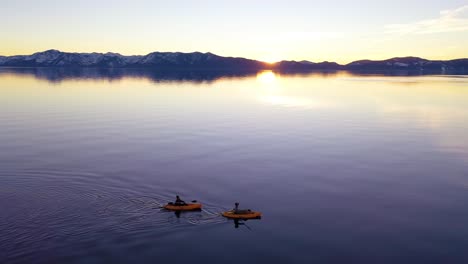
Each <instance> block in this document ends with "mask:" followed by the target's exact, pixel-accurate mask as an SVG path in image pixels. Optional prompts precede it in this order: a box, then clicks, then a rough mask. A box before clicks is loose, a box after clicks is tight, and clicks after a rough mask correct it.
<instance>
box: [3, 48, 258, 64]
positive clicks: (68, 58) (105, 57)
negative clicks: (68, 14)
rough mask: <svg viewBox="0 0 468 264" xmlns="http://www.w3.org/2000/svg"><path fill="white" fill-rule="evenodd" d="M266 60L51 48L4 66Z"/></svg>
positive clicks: (12, 58) (10, 60)
mask: <svg viewBox="0 0 468 264" xmlns="http://www.w3.org/2000/svg"><path fill="white" fill-rule="evenodd" d="M264 64H265V63H262V62H259V61H254V60H248V59H244V58H231V57H221V56H217V55H214V54H212V53H201V52H193V53H182V52H153V53H150V54H148V55H145V56H124V55H121V54H118V53H69V52H60V51H58V50H47V51H44V52H38V53H34V54H32V55H21V56H10V57H3V58H0V66H14V67H111V68H114V67H115V68H127V67H137V68H138V67H156V68H162V67H163V68H213V67H222V68H237V67H241V68H262V67H263V66H264Z"/></svg>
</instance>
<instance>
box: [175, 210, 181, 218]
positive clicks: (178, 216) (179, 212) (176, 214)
mask: <svg viewBox="0 0 468 264" xmlns="http://www.w3.org/2000/svg"><path fill="white" fill-rule="evenodd" d="M181 213H182V211H175V212H174V214H175V216H176V217H177V218H180V214H181Z"/></svg>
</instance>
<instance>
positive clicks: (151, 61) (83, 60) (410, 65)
mask: <svg viewBox="0 0 468 264" xmlns="http://www.w3.org/2000/svg"><path fill="white" fill-rule="evenodd" d="M0 67H80V68H82V67H90V68H91V67H92V68H155V69H165V70H170V69H191V70H194V69H210V70H211V69H221V70H263V69H271V70H281V71H313V70H349V71H374V70H378V71H394V70H407V71H429V72H460V73H466V72H468V58H465V59H455V60H446V61H442V60H427V59H423V58H418V57H400V58H392V59H387V60H379V61H373V60H359V61H354V62H351V63H349V64H345V65H341V64H338V63H336V62H327V61H325V62H318V63H315V62H310V61H280V62H277V63H273V64H269V63H266V62H262V61H257V60H251V59H246V58H234V57H222V56H218V55H215V54H213V53H209V52H208V53H201V52H192V53H182V52H152V53H149V54H147V55H136V56H124V55H121V54H118V53H110V52H109V53H70V52H61V51H58V50H47V51H43V52H37V53H34V54H32V55H16V56H0Z"/></svg>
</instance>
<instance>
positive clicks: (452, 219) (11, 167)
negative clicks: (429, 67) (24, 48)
mask: <svg viewBox="0 0 468 264" xmlns="http://www.w3.org/2000/svg"><path fill="white" fill-rule="evenodd" d="M0 124H1V125H0V149H1V151H0V209H1V213H0V249H1V250H0V263H467V262H468V251H467V250H466V249H467V245H468V206H467V205H468V76H383V75H352V74H350V73H346V72H338V73H311V74H278V73H274V72H269V71H265V72H259V73H255V74H249V73H235V74H223V73H203V72H202V73H201V72H199V73H189V72H185V73H160V72H158V73H155V72H139V71H138V70H132V71H128V72H127V71H125V72H121V71H110V70H69V71H68V70H67V71H66V70H54V69H22V70H20V69H16V70H14V69H0ZM176 194H179V195H180V196H181V197H182V199H185V200H187V201H190V200H194V199H196V200H198V201H200V202H202V203H203V204H204V209H203V210H202V211H200V212H191V213H182V214H181V215H179V216H177V215H176V214H174V213H172V212H167V211H164V210H161V209H160V206H161V205H162V204H165V203H167V202H168V201H172V200H174V199H175V195H176ZM236 201H238V202H240V204H241V207H244V208H251V209H254V210H258V211H261V212H262V213H263V218H262V219H261V220H249V221H247V222H241V223H239V225H238V226H237V228H236V225H235V223H234V222H233V221H231V220H227V219H224V218H222V217H221V216H220V215H219V214H220V213H221V212H222V211H225V210H228V209H231V208H232V207H233V204H234V202H236Z"/></svg>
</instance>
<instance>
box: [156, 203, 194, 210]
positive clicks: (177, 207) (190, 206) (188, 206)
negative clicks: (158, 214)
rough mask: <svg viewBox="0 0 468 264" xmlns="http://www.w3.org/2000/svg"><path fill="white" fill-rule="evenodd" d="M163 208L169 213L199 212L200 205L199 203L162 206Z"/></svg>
mask: <svg viewBox="0 0 468 264" xmlns="http://www.w3.org/2000/svg"><path fill="white" fill-rule="evenodd" d="M163 208H164V209H167V210H171V211H193V210H200V209H201V208H202V205H201V204H199V203H190V204H186V205H174V204H166V205H165V206H163Z"/></svg>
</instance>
